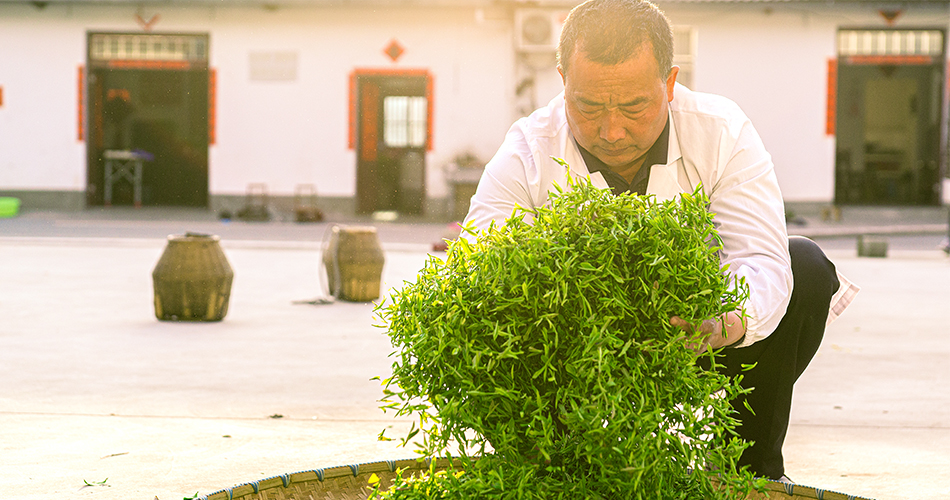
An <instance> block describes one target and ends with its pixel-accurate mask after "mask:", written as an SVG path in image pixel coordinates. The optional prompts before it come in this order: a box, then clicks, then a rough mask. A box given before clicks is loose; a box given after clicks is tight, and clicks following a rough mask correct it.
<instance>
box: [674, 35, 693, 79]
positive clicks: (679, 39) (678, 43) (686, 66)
mask: <svg viewBox="0 0 950 500" xmlns="http://www.w3.org/2000/svg"><path fill="white" fill-rule="evenodd" d="M695 59H696V30H695V29H694V28H692V27H690V26H673V64H674V65H676V66H679V67H680V72H679V75H678V76H677V77H676V81H678V82H680V83H682V84H683V85H685V86H687V87H689V88H691V89H692V88H693V72H694V69H695V64H696V61H695Z"/></svg>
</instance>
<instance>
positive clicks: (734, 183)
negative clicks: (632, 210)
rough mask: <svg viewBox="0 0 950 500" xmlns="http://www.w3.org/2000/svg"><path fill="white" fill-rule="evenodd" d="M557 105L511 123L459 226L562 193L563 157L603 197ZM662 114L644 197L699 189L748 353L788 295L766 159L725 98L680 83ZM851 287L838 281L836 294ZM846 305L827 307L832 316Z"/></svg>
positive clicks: (779, 218) (779, 209)
mask: <svg viewBox="0 0 950 500" xmlns="http://www.w3.org/2000/svg"><path fill="white" fill-rule="evenodd" d="M564 106H565V104H564V95H563V93H562V94H561V95H558V96H557V97H555V98H554V99H553V100H552V101H551V102H550V103H549V104H548V105H547V106H546V107H544V108H541V109H539V110H537V111H535V112H534V113H532V114H531V115H530V116H528V117H525V118H522V119H520V120H518V121H517V122H515V124H514V125H512V127H511V129H510V130H509V131H508V134H507V135H506V136H505V141H504V143H503V144H502V145H501V147H500V148H499V150H498V152H497V153H496V154H495V156H494V157H493V158H492V159H491V161H489V162H488V164H487V165H486V166H485V171H484V173H483V174H482V177H481V180H480V181H479V183H478V189H477V190H476V192H475V195H474V196H473V197H472V201H471V205H470V208H469V213H468V216H467V217H466V218H465V222H466V223H469V222H471V223H473V224H474V225H475V226H476V227H477V228H479V229H484V228H487V227H488V226H489V225H490V224H491V222H492V221H494V222H495V224H496V225H500V224H503V223H504V222H505V220H506V219H507V218H508V217H510V216H511V215H512V212H513V210H514V209H515V206H521V207H526V208H534V207H539V206H542V205H544V204H545V203H546V202H547V198H548V192H549V191H551V190H552V189H553V187H554V186H555V185H559V186H561V188H563V189H567V188H568V186H567V174H568V172H567V171H566V169H565V168H564V167H562V166H561V165H559V164H558V163H557V162H555V161H554V160H553V159H551V156H555V157H558V158H562V159H564V160H565V161H566V162H567V163H568V165H570V172H569V174H570V175H572V176H574V177H576V178H587V177H588V176H589V177H590V178H591V180H592V182H593V183H594V185H595V186H597V187H600V188H603V189H609V187H608V185H607V182H606V181H605V180H604V178H603V176H602V175H601V174H600V173H594V174H590V172H589V171H588V170H587V166H586V164H585V163H584V160H583V157H582V156H581V154H580V151H579V150H578V147H577V143H576V142H575V141H574V137H573V135H572V133H571V130H570V128H569V126H568V123H567V116H566V114H565V109H564ZM669 113H670V134H669V147H668V156H667V164H665V165H653V166H651V167H650V169H651V170H650V180H649V184H648V185H647V193H648V194H653V195H656V198H657V199H658V200H667V199H671V198H674V197H675V196H677V195H679V194H680V193H684V192H688V193H691V192H693V191H694V190H695V188H696V187H697V186H698V185H700V184H702V186H703V191H705V193H706V195H707V196H708V197H709V201H710V206H709V210H710V211H711V212H713V213H714V219H713V220H714V224H715V225H716V228H717V230H718V232H719V236H720V237H721V238H722V242H723V248H722V250H721V252H720V263H721V264H722V265H723V266H725V265H727V264H728V265H729V268H728V271H727V272H728V274H729V275H730V276H732V277H733V278H737V277H743V278H745V282H746V283H747V284H748V285H749V289H750V297H749V300H748V302H747V303H746V304H745V307H746V313H747V314H748V315H749V318H748V324H747V328H746V335H745V338H744V339H743V341H742V343H741V344H739V345H738V346H737V347H744V346H747V345H751V344H752V343H754V342H756V341H758V340H761V339H763V338H765V337H767V336H768V335H769V334H770V333H771V332H772V331H773V330H775V328H776V327H777V326H778V324H779V321H781V319H782V317H783V316H784V315H785V310H786V308H787V306H788V302H789V298H790V297H791V291H792V270H791V260H790V258H789V254H788V235H787V233H786V228H785V206H784V202H783V200H782V193H781V191H780V190H779V186H778V180H777V179H776V177H775V172H774V169H773V165H772V159H771V156H770V155H769V154H768V152H766V150H765V146H764V145H763V144H762V140H761V139H760V138H759V135H758V133H756V131H755V129H754V128H753V127H752V123H751V122H750V121H749V119H748V118H747V117H746V116H745V114H744V113H743V112H742V111H741V110H740V109H739V107H738V106H737V105H736V104H735V103H733V102H732V101H730V100H728V99H726V98H724V97H720V96H715V95H711V94H703V93H699V92H693V91H691V90H689V89H687V88H686V87H684V86H682V85H679V84H677V85H676V88H675V90H674V97H673V101H671V102H670V111H669ZM680 137H682V138H683V140H682V141H680ZM848 285H850V283H847V282H842V285H841V288H842V289H843V288H846V286H848ZM842 291H843V290H841V289H839V293H838V294H837V295H836V298H840V297H842V296H844V295H845V294H842V293H841V292H842ZM850 296H853V293H852V294H851V295H849V297H850ZM848 302H850V299H849V300H848ZM833 305H834V304H833ZM845 306H847V303H845V304H843V305H842V306H841V307H838V308H835V307H832V314H833V315H835V316H836V315H837V314H838V313H840V311H841V310H843V307H845ZM831 319H834V318H833V317H829V321H830V320H831Z"/></svg>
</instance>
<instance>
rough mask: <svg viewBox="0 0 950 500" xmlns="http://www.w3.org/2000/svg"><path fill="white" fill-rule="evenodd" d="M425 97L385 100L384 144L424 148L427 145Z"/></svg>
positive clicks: (402, 97) (400, 97)
mask: <svg viewBox="0 0 950 500" xmlns="http://www.w3.org/2000/svg"><path fill="white" fill-rule="evenodd" d="M426 113H427V102H426V98H425V97H410V96H387V97H385V98H383V142H385V143H386V146H389V147H395V148H398V147H422V146H425V144H426Z"/></svg>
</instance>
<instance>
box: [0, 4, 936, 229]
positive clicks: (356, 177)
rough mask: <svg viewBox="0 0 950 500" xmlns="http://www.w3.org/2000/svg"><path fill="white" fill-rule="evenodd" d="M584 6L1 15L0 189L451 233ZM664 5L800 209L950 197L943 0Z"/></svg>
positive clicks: (538, 101) (552, 86)
mask: <svg viewBox="0 0 950 500" xmlns="http://www.w3.org/2000/svg"><path fill="white" fill-rule="evenodd" d="M575 3H576V2H544V1H540V2H522V1H492V0H472V1H466V0H460V1H447V0H446V1H440V0H430V1H423V0H415V1H404V2H393V1H386V0H364V1H357V0H353V1H350V2H339V1H333V0H285V1H281V0H260V1H245V0H234V1H228V0H217V1H214V0H172V1H163V2H148V1H146V2H126V1H122V0H114V1H83V0H73V1H65V0H59V1H57V0H51V1H32V2H28V1H19V0H0V194H6V195H13V196H18V197H20V198H21V199H22V200H23V202H24V209H29V208H30V207H33V208H73V209H82V208H85V207H97V206H101V205H105V204H113V205H123V204H142V205H147V206H148V205H153V206H192V207H208V208H211V209H213V210H219V209H222V208H235V207H237V206H239V205H240V204H241V203H243V200H244V199H245V197H246V196H247V195H248V193H252V192H254V193H258V192H264V193H266V194H267V195H268V196H269V197H270V198H271V199H272V200H285V201H287V202H288V203H289V200H292V199H293V198H294V196H295V195H298V196H300V195H301V194H302V193H313V192H315V193H316V194H317V196H318V199H319V203H320V204H324V205H327V206H333V207H334V209H335V210H339V211H344V212H352V213H373V212H379V211H386V212H395V213H402V214H412V215H420V216H425V217H430V218H437V219H438V218H445V219H449V218H456V217H457V215H458V214H457V212H458V211H459V210H460V206H461V205H463V204H464V202H465V200H464V197H465V196H464V195H465V193H466V191H465V188H470V184H471V180H472V178H473V177H477V168H476V169H474V170H472V169H468V168H464V165H463V167H461V168H460V167H459V165H460V164H472V165H475V166H476V167H477V166H479V165H481V164H483V163H484V162H485V161H486V160H487V159H488V158H490V157H491V155H492V154H493V153H494V151H495V149H496V148H497V147H498V145H499V144H500V143H501V141H502V140H503V138H504V134H505V132H506V131H507V130H508V128H509V126H510V125H511V123H512V122H513V121H514V120H515V119H517V118H518V117H520V116H523V115H524V114H527V113H528V112H530V111H531V110H532V109H534V108H536V107H538V106H541V105H544V104H545V103H546V102H547V101H548V100H549V99H551V98H552V97H554V96H555V95H557V94H558V93H559V92H560V91H561V88H562V86H561V81H560V77H559V75H558V74H557V71H556V68H555V58H554V48H555V45H556V39H557V35H558V30H559V28H560V23H561V22H562V21H563V18H564V16H565V15H566V13H567V11H568V10H569V9H570V8H571V7H572V6H573V5H574V4H575ZM658 3H659V5H660V6H661V8H663V9H664V10H665V11H666V12H667V14H668V16H669V17H670V19H671V20H672V22H673V24H674V26H675V35H676V45H677V49H676V58H675V60H676V63H677V64H679V65H680V66H681V68H682V70H681V73H680V74H681V75H682V78H681V80H682V81H683V83H685V84H687V85H688V86H690V87H692V88H694V89H696V90H700V91H706V92H714V93H719V94H722V95H725V96H727V97H729V98H731V99H733V100H735V101H736V102H737V103H739V105H740V106H741V107H742V108H743V109H744V110H745V112H746V113H747V114H748V115H749V116H750V117H751V119H752V121H753V123H754V124H755V126H756V128H757V130H758V131H759V133H760V135H761V136H762V138H763V140H764V142H765V144H766V147H767V148H768V149H769V151H770V152H771V154H772V156H773V160H774V162H775V165H776V171H777V175H778V178H779V182H780V184H781V187H782V190H783V194H784V196H785V198H786V200H787V201H788V202H791V203H813V204H826V205H830V204H884V205H935V204H940V203H941V202H942V197H943V196H942V195H944V194H945V193H944V191H946V189H945V188H944V182H945V181H944V180H943V179H944V178H945V176H946V172H947V167H946V160H945V158H946V151H947V148H946V143H947V130H946V129H947V127H946V123H947V110H946V108H947V73H946V60H947V55H946V28H947V26H948V24H950V7H948V3H947V2H946V1H939V2H926V1H909V2H902V3H900V4H899V5H897V6H896V7H895V5H896V4H893V3H889V4H883V3H877V2H858V1H850V2H849V1H838V2H825V1H784V2H769V1H744V2H738V1H712V0H708V1H703V0H696V1H688V0H683V1H666V2H658ZM129 155H131V156H129ZM129 158H132V159H134V160H135V161H137V162H140V163H141V165H142V169H141V175H140V176H139V177H138V178H136V177H135V175H134V174H135V169H134V168H127V169H126V170H120V168H119V167H122V166H124V163H123V161H126V160H128V159H129ZM133 163H135V162H133ZM473 172H474V176H473ZM136 184H138V185H139V188H140V189H138V190H136V189H135V187H136V186H135V185H136ZM460 197H461V198H460ZM462 209H464V207H462Z"/></svg>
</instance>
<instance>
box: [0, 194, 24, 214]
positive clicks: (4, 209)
mask: <svg viewBox="0 0 950 500" xmlns="http://www.w3.org/2000/svg"><path fill="white" fill-rule="evenodd" d="M19 211H20V199H19V198H10V197H0V217H16V215H17V213H19Z"/></svg>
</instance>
